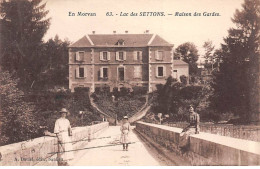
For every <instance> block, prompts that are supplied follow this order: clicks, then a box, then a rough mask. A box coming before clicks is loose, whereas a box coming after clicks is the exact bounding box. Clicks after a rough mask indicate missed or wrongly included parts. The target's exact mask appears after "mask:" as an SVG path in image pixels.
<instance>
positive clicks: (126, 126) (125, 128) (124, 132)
mask: <svg viewBox="0 0 260 169" xmlns="http://www.w3.org/2000/svg"><path fill="white" fill-rule="evenodd" d="M120 130H121V143H122V144H123V151H128V144H129V143H130V140H129V136H128V133H129V131H130V123H129V122H128V117H127V116H124V118H123V122H122V125H121V127H120Z"/></svg>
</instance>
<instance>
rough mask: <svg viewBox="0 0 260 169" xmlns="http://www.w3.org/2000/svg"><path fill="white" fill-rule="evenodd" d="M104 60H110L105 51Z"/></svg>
mask: <svg viewBox="0 0 260 169" xmlns="http://www.w3.org/2000/svg"><path fill="white" fill-rule="evenodd" d="M103 60H108V59H107V52H103Z"/></svg>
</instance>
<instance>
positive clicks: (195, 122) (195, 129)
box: [179, 105, 200, 151]
mask: <svg viewBox="0 0 260 169" xmlns="http://www.w3.org/2000/svg"><path fill="white" fill-rule="evenodd" d="M189 123H190V124H189V125H188V126H187V127H185V128H184V129H183V130H182V132H181V133H180V142H179V147H180V148H181V150H182V151H187V148H188V145H189V136H190V135H191V134H199V131H200V128H199V123H200V116H199V114H198V113H196V112H195V111H194V108H193V107H192V105H190V106H189Z"/></svg>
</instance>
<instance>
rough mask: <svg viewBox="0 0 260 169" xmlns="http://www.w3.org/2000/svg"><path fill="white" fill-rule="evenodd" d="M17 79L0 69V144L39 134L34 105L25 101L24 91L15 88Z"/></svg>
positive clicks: (26, 138) (30, 137) (22, 139)
mask: <svg viewBox="0 0 260 169" xmlns="http://www.w3.org/2000/svg"><path fill="white" fill-rule="evenodd" d="M17 83H18V79H15V78H13V77H11V75H10V74H9V73H8V72H5V71H0V84H1V87H0V98H1V109H0V117H1V121H0V128H1V130H0V135H1V137H0V146H2V145H5V144H11V143H14V142H19V141H24V140H28V139H32V138H34V137H36V136H38V135H39V132H38V131H39V130H38V129H39V124H38V123H37V121H36V115H35V113H34V112H35V106H34V105H33V104H32V103H28V102H25V100H24V92H22V91H21V90H19V89H18V88H17Z"/></svg>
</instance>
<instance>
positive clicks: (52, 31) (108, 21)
mask: <svg viewBox="0 0 260 169" xmlns="http://www.w3.org/2000/svg"><path fill="white" fill-rule="evenodd" d="M45 1H46V2H47V3H46V9H47V10H49V14H48V17H51V18H52V19H51V25H50V28H49V30H48V32H47V33H46V35H45V37H44V40H48V39H49V38H53V37H54V36H55V35H56V34H57V35H58V36H59V37H60V38H61V39H65V38H67V39H68V40H70V41H71V42H75V41H77V40H78V39H80V38H81V37H83V36H85V35H86V34H92V31H95V32H96V34H112V33H113V31H116V32H117V33H125V31H126V30H127V31H128V33H129V34H131V33H144V31H145V30H149V33H154V34H158V35H159V36H161V37H162V38H164V39H165V40H166V41H168V42H169V43H172V44H174V47H175V48H176V47H178V46H179V45H180V44H182V43H185V42H193V43H194V44H195V45H196V46H197V48H198V49H199V54H200V55H203V53H204V50H203V48H202V46H203V44H204V42H205V41H207V40H212V41H213V44H214V45H215V46H216V48H219V47H220V44H221V43H223V38H224V37H226V36H227V35H228V32H227V31H228V29H229V28H231V27H234V26H235V25H234V24H233V23H232V21H231V18H232V17H233V15H234V13H235V10H236V9H241V4H242V3H243V1H244V0H45ZM69 12H74V13H75V14H76V15H77V13H78V12H82V13H96V16H69ZM107 12H112V13H113V15H114V16H106V13H107ZM121 12H123V13H131V12H135V13H138V14H139V13H140V12H164V14H165V16H119V15H120V13H121ZM176 12H179V13H182V12H185V13H191V15H193V14H194V12H197V13H201V14H202V16H175V14H176ZM204 12H207V13H212V12H215V13H219V15H220V16H203V13H204ZM116 14H118V15H116ZM168 14H172V15H168Z"/></svg>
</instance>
